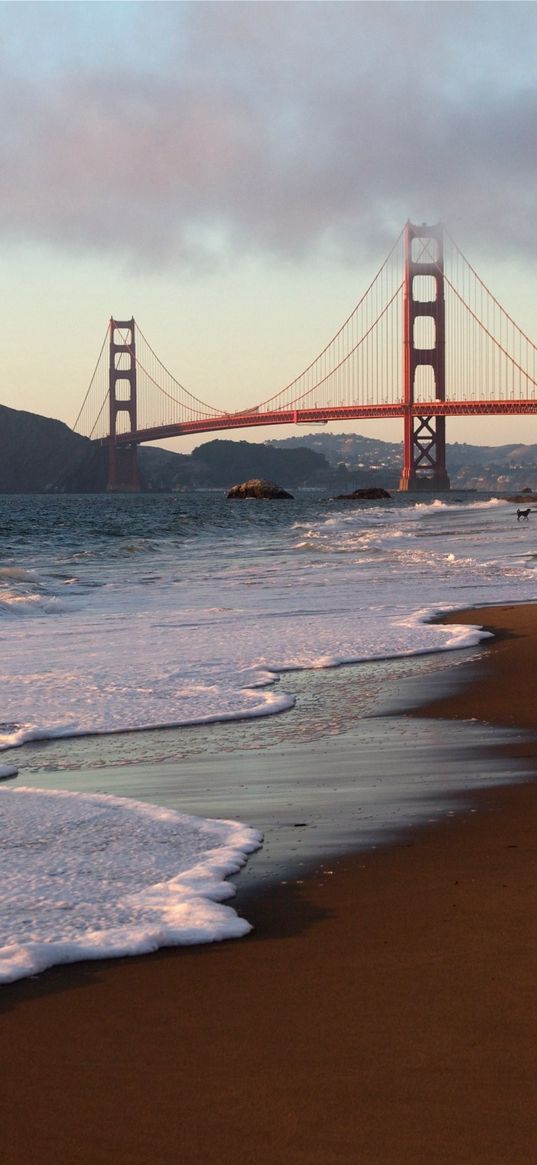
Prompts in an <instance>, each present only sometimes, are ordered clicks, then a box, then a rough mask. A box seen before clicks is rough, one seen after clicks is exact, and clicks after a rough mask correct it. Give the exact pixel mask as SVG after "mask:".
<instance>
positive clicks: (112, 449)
mask: <svg viewBox="0 0 537 1165" xmlns="http://www.w3.org/2000/svg"><path fill="white" fill-rule="evenodd" d="M536 389H537V346H536V345H535V344H534V342H533V341H532V340H531V339H530V338H529V337H528V336H527V335H526V334H525V332H523V331H522V329H521V328H519V327H518V325H517V324H516V323H515V322H514V320H513V319H512V318H511V316H510V315H509V314H508V313H507V312H506V311H505V309H504V308H503V307H502V306H501V304H500V303H499V302H498V300H497V299H496V298H495V297H494V295H493V294H492V293H491V292H490V291H489V289H488V287H487V286H486V285H485V284H484V282H483V281H482V280H481V279H480V277H479V275H478V274H477V272H476V271H475V270H474V268H473V267H472V266H471V264H470V263H469V262H468V260H467V259H466V258H465V256H464V255H463V253H462V251H461V250H460V249H459V248H458V246H457V244H456V243H455V242H454V240H453V239H452V238H451V237H450V235H449V234H448V232H447V231H446V230H445V229H444V227H443V226H441V225H435V226H428V225H427V224H425V223H423V224H421V225H417V224H414V223H411V222H407V223H406V224H405V227H404V228H403V230H402V232H401V234H400V236H399V238H398V239H397V241H396V243H395V244H394V246H393V247H392V249H391V251H390V253H389V255H388V256H387V258H386V259H385V261H384V263H383V264H382V266H381V267H380V269H379V271H378V272H377V274H376V275H375V278H374V279H373V280H372V281H371V283H370V284H369V287H368V288H367V289H366V291H365V292H364V294H363V295H362V297H361V299H360V300H359V301H358V303H357V304H356V306H355V307H354V308H353V310H352V312H351V313H350V315H349V316H348V317H347V319H346V320H345V321H344V323H343V324H342V325H341V327H340V328H339V330H338V331H337V332H336V334H335V335H334V336H333V337H332V339H331V340H330V341H329V343H328V344H326V345H325V347H324V348H323V349H322V351H321V352H320V353H319V354H318V355H317V356H316V357H315V359H314V360H312V361H311V362H310V363H309V364H308V365H307V367H306V368H304V369H303V370H302V372H300V373H299V374H298V375H297V376H295V378H294V379H293V380H291V381H290V382H289V383H288V384H287V385H285V386H284V387H283V388H281V389H279V390H278V391H277V392H276V393H274V394H273V395H272V396H270V397H269V398H268V399H267V400H264V401H262V402H260V403H257V404H254V405H253V406H252V407H251V408H247V409H241V410H239V411H237V412H222V409H221V408H216V407H214V406H212V405H209V404H206V403H204V402H203V401H201V400H199V399H198V398H197V397H196V396H194V395H193V394H192V393H191V392H189V391H188V389H187V388H185V387H184V385H182V384H181V383H180V382H179V381H178V380H177V379H176V377H175V376H174V375H173V374H172V373H171V372H170V371H169V370H168V369H167V368H166V367H165V365H164V364H163V363H162V361H161V360H160V359H159V357H158V356H157V354H156V353H155V352H154V350H153V348H152V347H151V346H150V344H149V342H148V341H147V340H146V338H145V336H144V334H143V332H142V331H141V328H140V326H139V325H138V323H137V322H136V321H135V320H134V319H130V320H119V319H114V318H112V319H111V320H110V324H109V327H108V329H107V333H106V336H105V339H104V341H103V345H102V348H101V351H100V354H99V358H98V360H97V364H96V367H95V370H94V373H93V376H92V378H91V381H90V385H89V388H88V391H87V393H86V396H85V398H84V401H83V404H82V407H81V409H80V412H79V414H78V417H77V420H76V422H75V425H74V428H75V430H76V431H77V432H79V433H81V434H83V435H84V436H87V437H90V438H91V439H92V440H94V441H99V442H100V443H101V444H106V445H107V446H108V451H109V452H108V488H109V489H110V490H131V491H134V490H138V489H139V488H140V482H139V476H138V462H137V449H138V445H140V444H141V443H143V442H146V441H158V440H163V439H164V438H168V437H180V436H186V435H187V434H193V433H208V432H218V431H229V430H235V429H246V428H253V427H257V426H267V425H311V424H319V423H328V422H329V421H350V420H367V419H387V418H394V417H400V418H401V419H402V421H403V436H404V441H403V465H402V471H401V479H400V488H401V489H403V490H419V489H435V490H446V489H449V477H448V473H447V467H446V417H449V416H452V417H461V416H483V415H491V414H496V415H508V414H511V415H513V414H525V413H537V399H536Z"/></svg>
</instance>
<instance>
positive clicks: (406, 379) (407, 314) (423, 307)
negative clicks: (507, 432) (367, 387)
mask: <svg viewBox="0 0 537 1165" xmlns="http://www.w3.org/2000/svg"><path fill="white" fill-rule="evenodd" d="M423 277H425V282H422V279H423ZM433 283H434V297H433V296H430V292H431V291H432V290H433ZM424 286H425V288H426V293H425V294H426V298H424V297H423V295H424V292H423V288H424ZM420 291H421V297H420ZM424 316H425V317H429V319H431V320H432V329H434V343H430V340H431V339H432V336H431V335H430V333H431V330H432V329H431V327H429V335H428V337H427V340H428V341H429V342H428V346H427V347H422V346H419V345H417V344H416V339H417V338H418V339H420V337H419V336H418V337H417V336H416V332H417V331H418V328H419V326H420V325H419V324H418V328H417V326H416V321H419V320H420V318H422V317H424ZM422 327H423V325H422ZM421 368H423V369H424V370H425V369H429V375H428V382H427V391H426V394H425V399H427V400H429V401H433V400H434V401H444V400H445V399H446V364H445V301H444V232H443V229H442V227H441V226H440V225H439V226H427V225H426V224H425V223H422V225H421V226H416V225H415V224H414V223H411V222H407V223H406V226H405V229H404V274H403V400H404V404H405V418H404V457H403V472H402V474H401V479H400V482H399V489H401V490H422V489H434V490H448V489H449V477H448V475H447V471H446V418H445V417H439V416H435V415H434V413H433V414H431V415H427V416H415V415H414V412H413V410H414V405H415V403H416V389H417V384H416V381H417V373H418V369H421ZM418 375H419V373H418ZM425 376H427V373H426V372H425ZM417 403H419V401H418V402H417Z"/></svg>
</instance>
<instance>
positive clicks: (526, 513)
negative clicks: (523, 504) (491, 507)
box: [516, 506, 531, 522]
mask: <svg viewBox="0 0 537 1165" xmlns="http://www.w3.org/2000/svg"><path fill="white" fill-rule="evenodd" d="M530 513H531V509H530V507H529V506H528V508H527V510H517V512H516V520H517V522H520V519H521V518H529V516H530Z"/></svg>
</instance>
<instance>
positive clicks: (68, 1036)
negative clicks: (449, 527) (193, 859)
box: [0, 606, 537, 1165]
mask: <svg viewBox="0 0 537 1165" xmlns="http://www.w3.org/2000/svg"><path fill="white" fill-rule="evenodd" d="M452 621H454V622H459V623H460V622H463V621H466V622H469V623H476V622H477V623H480V624H483V625H484V626H486V627H489V628H490V629H491V630H494V634H495V639H494V640H490V641H488V642H487V643H486V644H485V645H484V646H483V648H482V652H481V663H480V664H479V666H478V667H477V669H476V667H475V665H472V668H471V673H472V681H471V685H470V686H469V687H466V688H465V689H464V690H461V691H460V692H459V693H458V694H456V695H453V694H451V695H449V696H448V697H446V698H445V699H443V700H441V701H440V702H436V703H435V704H434V705H433V706H432V707H430V708H429V709H425V710H423V711H422V712H420V715H429V714H430V715H434V716H435V717H438V716H439V715H440V716H446V717H447V716H449V717H452V718H455V719H465V720H466V719H471V718H476V719H478V720H483V721H486V722H489V723H491V724H494V723H496V724H503V725H505V726H509V727H517V728H527V729H535V727H536V726H537V712H536V710H535V701H534V692H535V688H536V679H537V665H536V662H535V660H536V658H537V607H533V606H532V607H528V606H508V607H495V608H486V609H484V610H482V611H480V612H479V611H478V612H476V611H475V610H474V611H469V612H466V613H465V614H463V615H461V614H460V613H457V614H456V615H454V616H453V617H452ZM511 747H512V752H513V755H515V754H516V755H517V756H524V757H526V758H529V759H530V760H531V759H532V758H533V757H535V756H536V755H537V742H535V743H534V742H533V741H531V740H524V741H523V743H518V744H513V745H512V746H511ZM536 815H537V784H533V783H526V784H519V785H516V786H508V787H503V788H494V789H488V790H484V791H481V792H479V793H472V795H471V798H469V797H465V798H463V799H461V805H460V812H459V813H458V814H457V815H456V816H452V817H447V818H444V819H443V820H442V821H440V822H438V823H436V824H434V825H432V826H428V827H426V828H420V829H412V830H408V831H406V832H405V833H404V835H402V837H401V839H400V841H399V842H398V843H397V844H396V845H394V846H392V847H390V848H385V849H379V850H377V851H375V852H372V853H368V854H366V855H364V854H359V855H356V856H355V857H347V858H344V859H342V860H338V861H337V862H335V863H334V864H333V865H332V866H331V867H330V871H327V870H326V869H324V870H322V871H318V872H317V873H316V874H314V875H312V876H311V877H309V878H308V879H307V880H305V881H300V882H297V881H292V882H289V883H288V884H284V885H278V886H275V887H272V888H270V889H268V890H266V891H264V892H259V889H258V890H257V892H256V894H255V896H253V895H250V897H249V898H248V910H247V916H248V917H249V918H250V919H251V921H252V922H253V923H254V925H255V930H254V932H253V934H252V935H251V936H250V937H249V938H248V939H244V940H241V941H239V942H228V943H224V944H221V945H219V944H214V945H213V946H211V947H204V948H199V947H198V948H193V949H184V948H183V949H180V950H172V951H166V952H161V953H159V954H157V955H154V956H151V957H148V958H143V959H139V958H137V959H128V960H121V961H116V962H113V961H110V962H107V963H95V964H88V963H85V964H80V965H78V966H74V967H71V968H58V969H54V970H52V971H50V972H47V973H46V974H45V975H43V976H41V977H40V978H38V979H34V980H26V981H22V982H20V983H17V984H15V985H13V986H11V987H6V988H3V990H2V993H1V995H0V1002H1V1005H2V1032H3V1039H2V1050H1V1056H2V1081H3V1105H2V1122H1V1126H0V1154H1V1159H2V1161H3V1162H5V1165H22V1163H23V1162H24V1165H28V1163H29V1162H32V1163H34V1162H35V1165H49V1163H52V1162H54V1163H55V1165H56V1163H57V1162H59V1161H60V1162H65V1163H66V1165H69V1163H71V1162H72V1163H73V1165H74V1163H78V1162H80V1163H81V1165H104V1163H105V1162H111V1161H117V1162H125V1163H127V1162H128V1163H129V1165H149V1163H153V1162H154V1163H156V1165H158V1163H162V1165H168V1163H169V1165H171V1163H172V1162H178V1161H180V1162H182V1163H184V1165H198V1163H199V1165H201V1163H206V1162H219V1163H222V1165H228V1163H229V1165H231V1162H233V1163H234V1162H236V1161H238V1160H243V1161H244V1160H246V1161H252V1162H253V1161H256V1162H259V1163H260V1165H265V1163H266V1165H269V1163H271V1165H310V1163H311V1165H316V1163H319V1165H321V1162H322V1163H323V1165H335V1163H337V1165H347V1163H348V1165H351V1163H355V1162H364V1163H375V1162H382V1163H389V1165H398V1163H400V1162H446V1163H448V1162H449V1163H450V1165H452V1163H466V1162H486V1163H487V1165H493V1163H496V1162H497V1163H500V1162H502V1163H503V1162H513V1163H517V1165H521V1163H524V1162H528V1163H529V1162H533V1161H534V1160H535V1157H536V1155H537V1104H536V1102H535V1087H534V1081H535V1073H536V1068H537V1008H536V1006H535V1002H534V1000H535V983H536V981H537V934H536V929H537V923H536V921H535V920H536V917H537V842H536V837H535V818H536ZM237 902H238V905H239V907H240V904H241V895H240V893H239V896H238V900H237Z"/></svg>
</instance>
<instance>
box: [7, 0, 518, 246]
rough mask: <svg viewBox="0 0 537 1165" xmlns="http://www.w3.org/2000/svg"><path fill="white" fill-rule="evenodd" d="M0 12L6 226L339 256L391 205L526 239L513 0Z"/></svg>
mask: <svg viewBox="0 0 537 1165" xmlns="http://www.w3.org/2000/svg"><path fill="white" fill-rule="evenodd" d="M1 25H3V26H4V27H3V29H1V28H0V31H2V32H3V36H2V49H0V68H1V77H2V80H1V81H0V100H1V101H2V107H3V108H4V109H8V110H9V111H10V116H9V119H4V123H3V126H2V130H1V138H0V233H1V234H2V235H3V237H4V239H10V240H16V241H38V242H45V243H49V244H50V243H51V244H53V245H59V246H63V247H66V248H70V249H80V250H90V251H93V252H98V253H107V254H116V255H118V256H119V257H123V258H125V259H126V260H128V261H129V262H131V263H148V264H154V265H161V264H162V265H168V264H189V265H192V264H197V263H203V264H207V263H216V262H221V261H222V260H223V259H224V260H226V259H227V260H230V259H233V258H234V257H235V256H237V255H244V254H245V253H248V252H259V251H265V252H266V251H268V252H270V253H272V254H275V255H276V256H281V257H284V258H286V259H298V260H300V259H302V258H303V257H307V256H309V255H311V254H312V253H318V252H319V251H321V252H322V251H325V252H328V253H330V254H332V255H334V256H336V257H338V258H341V259H343V260H344V259H348V260H349V261H354V260H355V259H356V258H357V257H358V256H360V255H361V254H363V253H364V251H365V250H369V251H370V252H371V253H374V254H378V253H382V250H383V248H384V249H385V248H386V247H387V246H389V245H390V244H391V242H392V241H393V239H394V237H395V236H396V235H397V234H398V232H399V230H400V228H401V226H402V224H403V222H404V221H405V219H406V218H408V217H410V218H414V219H416V220H417V221H423V220H426V221H429V222H432V221H436V220H438V219H441V220H443V221H445V222H446V223H447V224H448V226H449V227H450V229H451V231H452V233H453V234H455V235H456V237H457V238H459V239H460V238H461V236H462V238H463V239H467V238H471V239H472V242H473V244H475V243H477V245H482V246H484V247H485V248H487V249H489V250H491V251H493V252H496V253H497V254H501V253H502V252H503V253H504V254H520V255H522V256H524V257H525V258H527V257H528V255H530V254H531V255H534V254H535V251H536V249H537V199H536V198H535V189H536V187H537V135H536V134H535V129H534V127H535V124H536V114H537V63H536V62H537V52H536V49H537V9H536V8H535V6H534V5H533V4H526V3H517V4H511V3H495V4H488V3H445V4H444V3H434V2H433V3H412V2H410V3H390V2H387V3H365V4H364V3H337V2H336V3H323V2H321V3H309V2H307V3H299V2H297V3H295V2H289V3H270V2H269V3H251V2H250V3H242V2H235V3H233V4H227V3H218V2H217V3H203V4H196V3H193V4H189V3H186V4H156V5H153V4H145V3H142V4H129V3H127V4H111V5H110V4H107V3H104V4H86V3H82V4H77V5H63V4H55V3H52V4H50V3H49V4H47V5H34V4H26V5H20V4H15V5H12V4H7V5H3V6H2V10H1V12H0V26H1ZM32 38H33V40H34V41H35V42H36V43H39V44H40V45H41V46H42V52H41V54H40V62H41V63H40V66H39V68H38V70H37V72H34V71H32V65H33V55H32V54H31V53H28V52H27V51H26V49H27V45H28V43H29V41H30V40H31V39H32ZM2 58H3V59H2Z"/></svg>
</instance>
